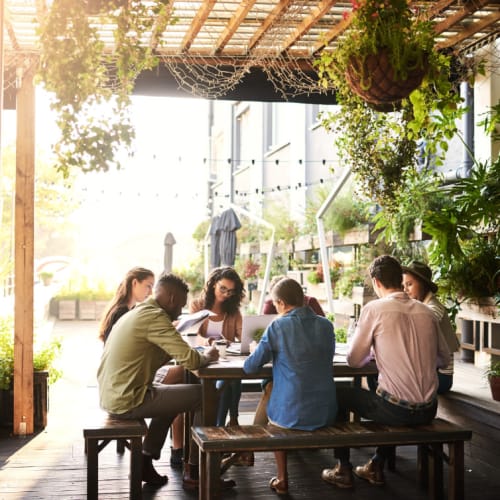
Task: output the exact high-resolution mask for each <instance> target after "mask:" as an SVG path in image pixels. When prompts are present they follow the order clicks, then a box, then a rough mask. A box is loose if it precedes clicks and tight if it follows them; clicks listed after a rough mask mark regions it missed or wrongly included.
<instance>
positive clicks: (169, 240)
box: [163, 233, 176, 273]
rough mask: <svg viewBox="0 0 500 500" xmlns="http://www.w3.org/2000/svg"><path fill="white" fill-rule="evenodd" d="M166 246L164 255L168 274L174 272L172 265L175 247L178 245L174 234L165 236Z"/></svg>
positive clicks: (164, 263)
mask: <svg viewBox="0 0 500 500" xmlns="http://www.w3.org/2000/svg"><path fill="white" fill-rule="evenodd" d="M163 244H164V245H165V252H164V254H163V267H164V271H165V272H166V273H170V272H172V264H173V260H174V248H173V247H174V245H175V244H176V241H175V238H174V235H173V234H172V233H167V234H166V235H165V240H164V241H163Z"/></svg>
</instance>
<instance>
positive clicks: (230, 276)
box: [200, 267, 245, 314]
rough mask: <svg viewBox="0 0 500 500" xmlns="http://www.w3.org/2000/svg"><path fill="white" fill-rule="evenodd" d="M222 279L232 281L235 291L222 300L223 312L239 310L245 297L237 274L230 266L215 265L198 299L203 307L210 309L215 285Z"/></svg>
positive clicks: (213, 300) (241, 282) (231, 312)
mask: <svg viewBox="0 0 500 500" xmlns="http://www.w3.org/2000/svg"><path fill="white" fill-rule="evenodd" d="M223 279H226V280H230V281H232V282H233V283H234V289H235V293H234V295H231V297H229V298H228V299H227V300H225V301H224V303H223V304H222V310H223V311H224V312H225V313H228V314H234V313H235V312H237V311H238V310H239V308H240V305H241V301H242V300H243V299H244V298H245V289H244V287H243V281H242V280H241V278H240V276H239V274H238V273H237V272H236V271H235V270H234V269H233V268H232V267H216V268H215V269H213V270H212V272H211V273H210V275H209V276H208V279H207V282H206V283H205V286H204V287H203V291H202V292H201V297H200V299H201V300H202V302H203V307H204V308H205V309H211V308H212V306H213V305H214V303H215V285H216V284H217V283H218V282H219V281H220V280H223Z"/></svg>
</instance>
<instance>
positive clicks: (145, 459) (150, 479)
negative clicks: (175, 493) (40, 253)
mask: <svg viewBox="0 0 500 500" xmlns="http://www.w3.org/2000/svg"><path fill="white" fill-rule="evenodd" d="M142 481H143V482H144V483H148V484H149V485H151V486H163V485H164V484H167V481H168V477H167V476H161V475H160V474H158V472H156V470H155V468H154V467H153V458H152V457H150V456H148V455H142Z"/></svg>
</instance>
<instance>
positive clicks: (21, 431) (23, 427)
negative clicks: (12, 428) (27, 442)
mask: <svg viewBox="0 0 500 500" xmlns="http://www.w3.org/2000/svg"><path fill="white" fill-rule="evenodd" d="M19 437H21V438H24V437H26V417H25V416H24V415H23V417H22V419H21V422H19Z"/></svg>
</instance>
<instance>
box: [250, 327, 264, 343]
mask: <svg viewBox="0 0 500 500" xmlns="http://www.w3.org/2000/svg"><path fill="white" fill-rule="evenodd" d="M265 331H266V329H265V328H257V330H255V332H253V335H252V338H253V340H255V342H260V339H261V338H262V335H264V332H265Z"/></svg>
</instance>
